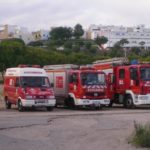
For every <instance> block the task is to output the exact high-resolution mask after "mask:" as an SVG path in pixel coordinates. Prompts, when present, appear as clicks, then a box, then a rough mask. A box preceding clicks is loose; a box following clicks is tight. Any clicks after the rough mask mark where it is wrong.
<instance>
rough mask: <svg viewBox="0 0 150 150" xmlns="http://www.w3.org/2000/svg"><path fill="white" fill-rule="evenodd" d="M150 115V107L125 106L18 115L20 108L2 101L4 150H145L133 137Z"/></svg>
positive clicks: (1, 143) (0, 119)
mask: <svg viewBox="0 0 150 150" xmlns="http://www.w3.org/2000/svg"><path fill="white" fill-rule="evenodd" d="M1 87H2V86H1ZM0 89H1V88H0ZM0 91H1V90H0ZM149 114H150V109H149V108H139V109H133V110H127V109H123V108H122V107H114V108H110V109H109V108H105V109H103V110H100V111H91V110H68V109H65V108H56V109H54V111H52V112H47V111H46V110H43V109H38V110H35V111H32V110H28V111H25V112H18V110H17V108H16V107H13V109H11V110H6V109H5V108H4V103H3V101H2V100H0V150H27V149H30V150H84V149H86V150H137V149H138V150H144V149H142V148H136V147H134V146H133V145H131V144H130V143H129V138H130V137H131V135H132V133H133V130H134V121H136V122H138V123H142V124H145V123H147V122H148V121H149V120H150V115H149ZM145 150H146V149H145Z"/></svg>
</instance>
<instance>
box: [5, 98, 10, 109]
mask: <svg viewBox="0 0 150 150" xmlns="http://www.w3.org/2000/svg"><path fill="white" fill-rule="evenodd" d="M5 107H6V109H11V103H10V102H9V100H8V99H5Z"/></svg>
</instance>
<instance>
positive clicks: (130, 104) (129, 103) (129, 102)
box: [127, 97, 132, 107]
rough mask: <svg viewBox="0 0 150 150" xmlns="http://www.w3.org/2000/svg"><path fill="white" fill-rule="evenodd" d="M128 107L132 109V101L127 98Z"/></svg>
mask: <svg viewBox="0 0 150 150" xmlns="http://www.w3.org/2000/svg"><path fill="white" fill-rule="evenodd" d="M127 106H128V107H131V106H132V99H131V98H130V97H129V98H127Z"/></svg>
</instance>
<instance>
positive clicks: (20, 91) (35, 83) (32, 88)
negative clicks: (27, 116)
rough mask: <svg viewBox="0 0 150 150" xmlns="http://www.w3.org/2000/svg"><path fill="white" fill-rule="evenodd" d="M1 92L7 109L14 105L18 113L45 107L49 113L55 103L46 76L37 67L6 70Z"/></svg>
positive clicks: (25, 66) (21, 66)
mask: <svg viewBox="0 0 150 150" xmlns="http://www.w3.org/2000/svg"><path fill="white" fill-rule="evenodd" d="M3 92H4V93H3V95H4V100H5V103H6V108H7V109H10V108H11V105H12V104H15V105H17V106H18V110H19V111H23V110H24V108H26V107H46V108H47V110H49V111H50V110H52V109H53V107H54V106H55V103H56V100H55V97H54V91H53V89H52V88H51V87H50V83H49V79H48V77H47V74H46V72H45V70H44V69H42V68H39V66H38V67H37V65H36V66H35V65H34V66H32V67H29V66H27V65H20V66H19V67H16V68H8V69H7V70H6V73H5V76H4V91H3Z"/></svg>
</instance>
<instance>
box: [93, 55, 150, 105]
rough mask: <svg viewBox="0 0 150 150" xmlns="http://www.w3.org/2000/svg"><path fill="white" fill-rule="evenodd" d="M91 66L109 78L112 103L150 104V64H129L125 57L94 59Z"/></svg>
mask: <svg viewBox="0 0 150 150" xmlns="http://www.w3.org/2000/svg"><path fill="white" fill-rule="evenodd" d="M93 66H94V67H95V68H96V69H97V70H103V71H104V72H105V73H106V74H107V76H108V80H109V86H108V90H109V97H112V98H111V99H113V100H112V101H110V102H111V103H110V106H111V105H112V103H113V102H114V103H118V104H123V105H124V107H126V108H133V107H134V106H137V105H149V104H150V64H129V62H128V60H127V59H125V58H114V59H108V60H102V61H96V62H94V63H93Z"/></svg>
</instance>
